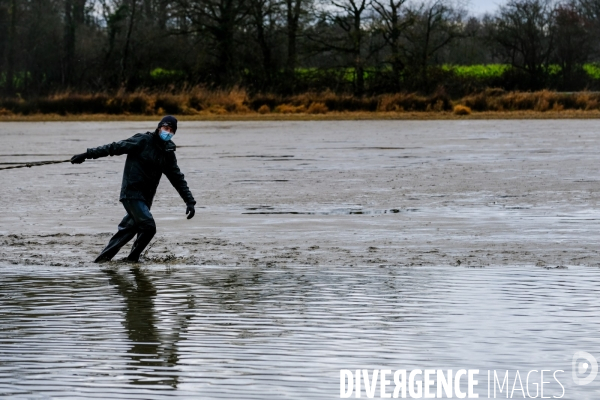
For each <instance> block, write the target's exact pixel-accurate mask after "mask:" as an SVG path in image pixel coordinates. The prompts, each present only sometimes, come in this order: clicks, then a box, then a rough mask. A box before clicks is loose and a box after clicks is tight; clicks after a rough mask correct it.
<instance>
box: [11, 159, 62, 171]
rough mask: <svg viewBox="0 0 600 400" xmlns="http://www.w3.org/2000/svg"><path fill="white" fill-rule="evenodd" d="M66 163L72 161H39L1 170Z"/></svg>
mask: <svg viewBox="0 0 600 400" xmlns="http://www.w3.org/2000/svg"><path fill="white" fill-rule="evenodd" d="M65 162H71V160H70V159H69V160H62V161H37V162H31V163H23V165H14V166H12V167H2V168H0V170H3V169H14V168H25V167H27V168H31V167H38V166H40V165H48V164H61V163H65ZM15 164H20V163H15Z"/></svg>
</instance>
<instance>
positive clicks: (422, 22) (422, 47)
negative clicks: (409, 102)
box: [402, 0, 463, 92]
mask: <svg viewBox="0 0 600 400" xmlns="http://www.w3.org/2000/svg"><path fill="white" fill-rule="evenodd" d="M407 19H409V20H410V21H411V24H410V27H408V28H407V29H405V30H404V31H403V36H404V40H405V42H406V43H405V45H404V47H403V48H402V51H403V52H404V57H405V59H406V63H407V64H408V66H409V68H410V69H411V70H412V71H413V73H414V74H415V76H416V77H418V78H419V79H418V81H417V82H418V84H419V86H420V87H421V88H422V90H424V91H425V92H427V91H429V90H430V87H429V74H428V68H429V66H430V65H431V64H432V62H434V61H435V56H436V55H437V54H438V53H439V52H440V50H442V49H443V48H444V47H446V46H447V45H448V44H450V43H451V42H452V41H453V40H455V39H456V38H459V37H461V36H463V33H462V32H463V31H462V29H463V24H462V19H463V11H462V10H461V9H460V8H459V7H458V6H456V5H454V4H452V3H451V2H450V1H447V0H433V1H430V2H423V3H420V4H417V5H411V7H410V8H409V9H408V11H407Z"/></svg>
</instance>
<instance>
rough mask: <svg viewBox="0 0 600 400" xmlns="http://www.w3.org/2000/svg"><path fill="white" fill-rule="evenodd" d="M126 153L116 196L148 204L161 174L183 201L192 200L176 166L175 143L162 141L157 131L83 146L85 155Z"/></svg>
mask: <svg viewBox="0 0 600 400" xmlns="http://www.w3.org/2000/svg"><path fill="white" fill-rule="evenodd" d="M121 154H127V160H126V161H125V169H124V171H123V184H122V185H121V196H120V197H119V200H124V199H137V200H144V201H145V202H146V203H147V204H148V206H151V205H152V200H153V199H154V195H155V194H156V188H157V187H158V183H159V182H160V178H161V176H162V174H165V175H166V176H167V178H168V179H169V181H170V182H171V185H173V187H174V188H175V189H176V190H177V192H178V193H179V195H180V196H181V198H182V199H183V201H185V203H186V204H196V201H195V200H194V197H193V196H192V193H191V192H190V189H189V188H188V185H187V182H186V181H185V179H184V176H183V174H182V173H181V171H180V170H179V167H178V166H177V159H176V158H175V143H173V142H172V141H170V140H169V141H168V142H165V141H164V140H162V139H161V138H160V137H159V136H158V133H157V132H156V131H155V132H146V133H138V134H137V135H134V136H132V137H130V138H129V139H125V140H121V141H120V142H113V143H110V144H107V145H104V146H100V147H96V148H93V149H87V158H94V159H95V158H99V157H106V156H119V155H121Z"/></svg>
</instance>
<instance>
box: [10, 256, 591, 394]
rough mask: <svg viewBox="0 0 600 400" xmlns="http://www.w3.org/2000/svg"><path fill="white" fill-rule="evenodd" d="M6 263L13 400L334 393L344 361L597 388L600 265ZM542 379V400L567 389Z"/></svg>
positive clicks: (584, 390)
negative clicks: (593, 370) (583, 376)
mask: <svg viewBox="0 0 600 400" xmlns="http://www.w3.org/2000/svg"><path fill="white" fill-rule="evenodd" d="M0 274H1V275H2V281H1V282H0V395H2V396H6V397H12V398H28V399H37V398H50V397H52V398H112V399H117V398H128V399H131V398H140V399H142V398H143V399H147V398H163V397H164V398H169V397H181V398H184V397H189V398H227V399H234V398H235V399H281V398H291V399H308V398H310V399H333V398H339V397H340V370H341V369H349V370H353V371H354V370H356V369H359V368H361V369H369V370H370V369H390V370H392V371H394V370H398V369H407V370H413V369H417V368H418V369H427V368H429V369H454V370H458V369H461V368H464V369H479V370H480V371H479V375H478V378H479V385H478V386H477V387H476V388H475V391H476V393H479V394H480V397H481V398H486V397H487V373H488V371H497V372H498V374H499V376H500V373H502V375H501V376H502V377H504V375H505V372H506V370H509V377H510V378H509V383H510V386H511V387H512V384H513V377H514V375H515V374H516V371H519V372H520V374H521V377H522V379H523V385H525V383H524V382H525V375H526V374H527V372H528V371H530V370H537V371H539V370H542V369H543V370H551V371H552V372H554V371H556V370H562V371H563V372H559V373H558V375H557V377H558V378H559V381H560V383H561V384H562V386H564V393H563V394H562V398H565V399H596V398H598V397H600V377H598V378H596V380H595V381H594V382H592V383H590V384H588V385H575V384H574V383H573V380H572V376H571V368H572V365H571V364H572V358H573V354H574V353H575V352H576V351H579V350H582V351H586V352H589V353H591V354H593V355H595V356H596V357H598V358H600V334H599V333H598V327H599V326H600V304H599V302H598V298H599V294H600V269H599V268H597V267H576V266H569V267H568V268H564V267H563V268H541V267H534V266H531V267H527V266H519V267H506V266H504V267H486V268H466V267H464V266H463V267H461V266H459V267H448V266H445V267H397V266H394V267H392V266H379V267H377V266H355V267H343V266H337V267H328V266H287V267H268V266H265V265H260V266H238V267H223V266H212V267H211V266H187V265H186V266H171V267H165V266H156V265H155V266H147V267H144V268H139V267H135V266H134V267H132V266H130V265H127V264H122V265H111V266H109V267H104V266H94V267H86V268H72V267H69V268H61V267H43V266H34V267H31V266H19V265H7V264H5V265H2V266H0ZM492 374H493V372H492ZM492 376H493V375H492ZM536 376H537V377H536ZM388 378H389V377H388ZM545 379H546V381H548V380H549V381H551V383H549V384H546V386H545V393H544V396H556V397H560V396H561V388H560V386H559V385H558V384H556V381H555V380H554V379H553V378H552V375H551V373H550V376H549V379H548V375H547V376H546V378H545ZM531 380H532V381H533V380H536V381H537V382H539V375H536V373H534V374H533V375H532V377H531ZM392 382H393V381H392ZM530 388H531V389H530V390H532V392H531V395H532V396H533V395H534V394H535V393H534V392H533V390H534V388H533V387H531V386H530ZM363 390H364V389H363ZM376 393H377V396H376V397H379V391H377V392H376ZM390 393H391V391H390ZM362 396H363V397H366V395H365V393H364V391H363V393H362ZM352 398H354V395H353V396H352ZM497 398H506V396H505V395H504V394H502V395H498V396H497ZM513 398H523V395H522V394H521V392H520V391H517V392H516V393H514V396H513Z"/></svg>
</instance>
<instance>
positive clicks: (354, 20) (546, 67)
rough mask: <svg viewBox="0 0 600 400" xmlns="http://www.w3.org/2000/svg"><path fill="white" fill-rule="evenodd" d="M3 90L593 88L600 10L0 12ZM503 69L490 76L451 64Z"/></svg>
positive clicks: (437, 5)
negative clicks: (589, 68)
mask: <svg viewBox="0 0 600 400" xmlns="http://www.w3.org/2000/svg"><path fill="white" fill-rule="evenodd" d="M0 21H1V24H0V26H2V27H4V29H3V33H2V34H1V35H0V90H1V91H2V93H3V94H4V96H32V95H34V96H35V95H47V94H51V93H53V92H56V91H61V90H62V91H65V90H72V91H79V92H98V91H110V90H125V91H131V90H136V89H140V88H146V89H163V90H173V91H177V90H181V89H182V88H185V87H190V86H197V85H201V86H205V87H207V88H211V89H227V88H232V87H242V88H244V89H245V90H248V91H250V92H253V93H267V92H268V93H280V94H294V93H302V92H306V91H332V92H336V93H352V94H354V95H356V96H362V95H368V94H376V93H394V92H408V91H414V92H420V93H425V94H427V93H432V92H434V91H436V90H440V88H443V90H446V91H448V92H451V93H457V94H460V95H464V94H465V93H468V92H473V91H477V90H481V89H483V88H485V87H500V88H504V89H510V90H538V89H542V88H551V89H555V90H561V91H575V90H582V89H594V88H595V86H594V85H596V80H595V79H592V78H591V77H590V76H589V75H588V74H587V73H586V72H585V70H584V66H585V65H586V64H588V63H593V62H596V61H598V60H600V43H599V42H598V41H597V40H595V39H596V37H598V33H599V32H600V0H565V1H551V0H509V1H507V2H505V3H504V4H502V5H500V6H499V7H498V8H497V10H496V11H495V12H493V13H488V14H485V15H482V16H475V15H471V14H470V13H469V11H468V9H466V8H465V6H464V5H463V4H462V3H460V0H0ZM495 63H497V64H505V65H507V66H508V68H506V69H505V71H504V72H503V73H502V74H500V75H498V76H493V77H487V78H485V77H483V78H478V77H464V76H462V77H461V76H459V75H457V74H456V73H455V72H453V71H452V70H451V69H448V68H444V66H447V65H477V64H495Z"/></svg>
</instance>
